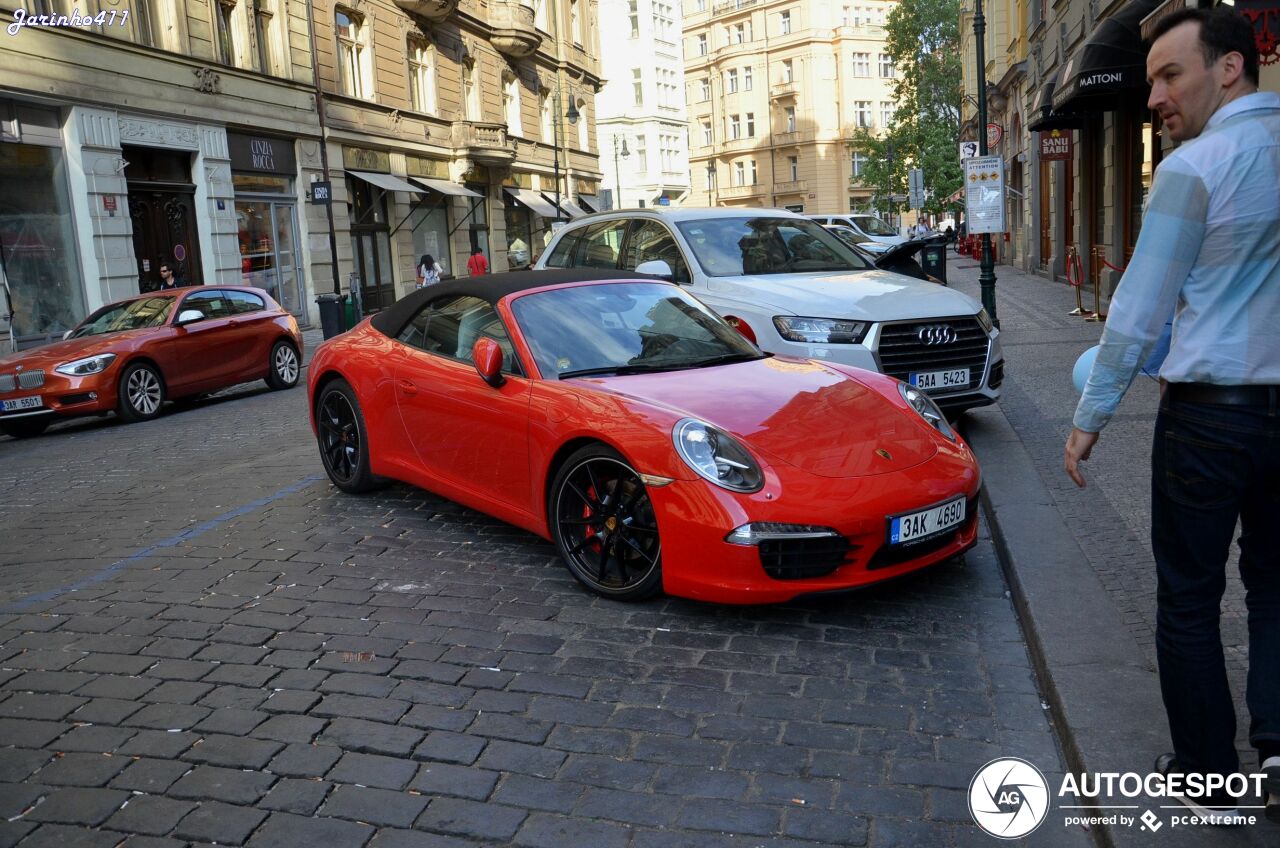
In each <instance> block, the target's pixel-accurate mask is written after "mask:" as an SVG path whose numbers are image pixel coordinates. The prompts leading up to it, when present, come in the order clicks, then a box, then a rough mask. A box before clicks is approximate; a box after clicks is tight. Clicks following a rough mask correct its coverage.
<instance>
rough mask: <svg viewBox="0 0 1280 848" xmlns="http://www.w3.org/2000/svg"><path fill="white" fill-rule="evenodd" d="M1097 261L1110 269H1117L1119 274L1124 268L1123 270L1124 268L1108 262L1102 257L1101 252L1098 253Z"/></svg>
mask: <svg viewBox="0 0 1280 848" xmlns="http://www.w3.org/2000/svg"><path fill="white" fill-rule="evenodd" d="M1098 261H1099V262H1101V263H1102V264H1103V265H1106V266H1107V267H1108V268H1110V269H1111V270H1112V271H1119V272H1120V273H1121V274H1123V273H1124V270H1125V269H1124V268H1117V267H1116V266H1114V265H1112V264H1111V263H1110V262H1108V261H1107V260H1106V259H1104V258H1103V257H1102V254H1098Z"/></svg>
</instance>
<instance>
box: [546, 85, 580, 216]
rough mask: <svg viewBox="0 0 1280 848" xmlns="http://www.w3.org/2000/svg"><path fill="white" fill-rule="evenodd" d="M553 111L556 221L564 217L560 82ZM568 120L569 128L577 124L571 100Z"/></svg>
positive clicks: (575, 108) (566, 161)
mask: <svg viewBox="0 0 1280 848" xmlns="http://www.w3.org/2000/svg"><path fill="white" fill-rule="evenodd" d="M555 109H556V126H555V132H554V133H552V136H553V138H552V150H551V164H552V167H553V168H554V169H555V179H556V217H557V219H558V218H559V217H560V216H562V215H564V210H563V209H561V208H560V131H561V126H560V81H559V80H556V92H555ZM564 116H565V117H566V118H567V119H568V120H569V126H573V125H574V124H576V123H578V117H579V112H578V108H577V106H576V105H575V104H574V102H573V101H572V100H570V101H569V111H568V112H566V113H565V115H564ZM568 164H569V161H568V156H567V155H566V156H565V165H566V166H567V165H568Z"/></svg>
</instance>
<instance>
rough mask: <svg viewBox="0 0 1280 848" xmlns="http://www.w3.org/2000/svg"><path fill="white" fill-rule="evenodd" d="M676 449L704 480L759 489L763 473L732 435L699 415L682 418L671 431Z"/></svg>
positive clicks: (735, 488)
mask: <svg viewBox="0 0 1280 848" xmlns="http://www.w3.org/2000/svg"><path fill="white" fill-rule="evenodd" d="M671 438H672V441H673V442H675V447H676V453H678V454H680V458H681V459H683V460H684V461H685V464H686V465H688V466H689V467H690V468H692V469H693V470H694V472H695V473H697V475H698V476H699V477H701V478H703V479H704V480H707V481H709V482H712V483H715V484H716V485H717V486H720V487H722V488H725V489H728V490H729V491H731V492H756V491H759V490H760V487H761V486H763V485H764V473H763V472H761V470H760V465H759V463H757V462H756V461H755V459H754V458H752V456H751V454H750V453H748V452H747V449H746V448H744V447H743V446H742V445H740V444H739V443H738V441H737V440H736V439H734V438H733V436H730V435H729V434H728V433H726V432H724V431H723V430H721V429H720V428H718V427H713V426H711V425H710V424H708V423H706V422H705V421H699V420H697V419H696V418H682V419H681V420H680V421H677V422H676V426H675V429H674V430H673V431H672V433H671Z"/></svg>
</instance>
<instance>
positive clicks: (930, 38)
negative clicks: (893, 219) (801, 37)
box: [849, 0, 964, 213]
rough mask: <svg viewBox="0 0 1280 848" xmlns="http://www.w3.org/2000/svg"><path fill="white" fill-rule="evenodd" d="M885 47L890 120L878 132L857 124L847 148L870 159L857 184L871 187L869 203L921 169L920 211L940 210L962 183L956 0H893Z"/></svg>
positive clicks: (882, 200) (884, 198)
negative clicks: (924, 192)
mask: <svg viewBox="0 0 1280 848" xmlns="http://www.w3.org/2000/svg"><path fill="white" fill-rule="evenodd" d="M885 52H886V53H887V54H888V55H889V56H890V57H892V59H893V64H894V67H895V68H896V69H897V76H896V77H895V79H894V82H893V100H894V113H893V123H892V124H890V125H889V126H888V127H887V128H885V131H884V133H883V134H882V135H881V136H879V137H877V136H875V135H874V134H872V133H871V132H870V131H868V130H865V129H859V130H857V131H856V132H855V133H854V136H853V138H851V139H850V140H849V147H850V148H851V149H852V150H856V151H859V152H862V153H864V154H866V155H867V156H868V159H869V161H868V162H867V165H866V167H865V168H864V170H863V175H862V182H863V185H867V186H872V187H874V188H875V189H876V201H875V205H876V208H878V209H880V210H881V211H886V210H887V209H888V208H889V206H890V201H889V196H890V195H893V194H906V191H907V188H906V186H907V172H908V171H910V169H912V168H921V169H923V170H924V177H925V185H926V186H927V187H928V188H929V189H931V190H932V193H933V194H932V197H931V198H930V199H928V200H927V201H926V205H925V211H926V212H935V213H941V212H945V211H946V209H947V204H946V203H945V201H946V198H947V197H949V196H951V195H952V194H954V193H955V192H956V191H958V190H959V189H960V187H961V186H962V185H963V184H964V175H963V173H962V171H961V169H960V160H959V158H958V156H957V154H956V145H957V143H958V142H959V140H960V100H961V98H962V97H963V96H964V90H963V82H962V77H961V64H960V60H961V50H960V2H959V0H900V2H899V3H898V4H897V5H896V6H894V8H893V10H892V11H891V12H890V13H889V17H888V19H887V20H886V22H885Z"/></svg>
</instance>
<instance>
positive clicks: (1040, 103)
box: [1027, 75, 1084, 132]
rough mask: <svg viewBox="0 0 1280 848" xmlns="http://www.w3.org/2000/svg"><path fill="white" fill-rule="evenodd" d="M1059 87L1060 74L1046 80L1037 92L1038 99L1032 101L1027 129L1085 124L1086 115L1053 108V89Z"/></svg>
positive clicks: (1058, 128)
mask: <svg viewBox="0 0 1280 848" xmlns="http://www.w3.org/2000/svg"><path fill="white" fill-rule="evenodd" d="M1057 87H1058V76H1057V75H1055V76H1054V78H1053V79H1051V80H1049V81H1048V82H1046V83H1045V84H1044V85H1042V86H1041V87H1040V90H1039V91H1038V92H1036V99H1035V100H1033V101H1032V102H1031V111H1030V112H1028V113H1027V130H1028V131H1030V132H1039V131H1040V130H1071V129H1079V128H1080V127H1083V126H1084V115H1079V114H1076V113H1074V112H1058V111H1056V110H1055V109H1054V108H1053V91H1054V89H1055V88H1057Z"/></svg>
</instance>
